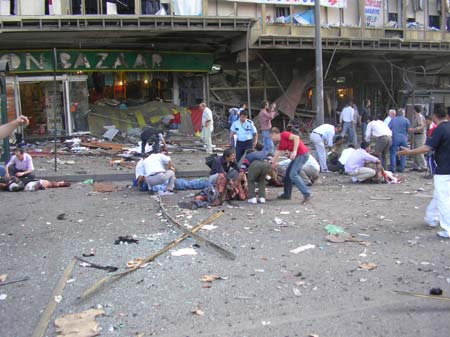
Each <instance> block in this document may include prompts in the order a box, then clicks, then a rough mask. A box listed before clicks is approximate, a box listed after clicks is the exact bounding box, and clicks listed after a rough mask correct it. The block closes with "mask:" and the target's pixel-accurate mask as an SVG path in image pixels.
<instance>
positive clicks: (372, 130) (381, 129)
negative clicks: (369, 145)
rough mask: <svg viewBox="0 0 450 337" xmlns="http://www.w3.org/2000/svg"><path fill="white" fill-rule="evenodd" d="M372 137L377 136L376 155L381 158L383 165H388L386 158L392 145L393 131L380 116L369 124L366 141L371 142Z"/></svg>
mask: <svg viewBox="0 0 450 337" xmlns="http://www.w3.org/2000/svg"><path fill="white" fill-rule="evenodd" d="M371 137H373V138H375V155H376V156H377V157H378V158H380V159H381V163H382V165H383V167H386V164H387V163H386V160H387V157H388V154H389V150H390V148H391V145H392V131H391V129H389V127H388V126H387V125H386V124H384V122H383V121H382V120H381V118H380V117H379V116H378V117H376V118H375V119H374V120H373V121H371V122H370V123H369V124H367V129H366V134H365V140H366V142H370V138H371Z"/></svg>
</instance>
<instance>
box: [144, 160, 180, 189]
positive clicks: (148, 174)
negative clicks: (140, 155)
mask: <svg viewBox="0 0 450 337" xmlns="http://www.w3.org/2000/svg"><path fill="white" fill-rule="evenodd" d="M142 166H143V171H140V172H141V173H143V174H144V176H145V181H146V182H147V185H148V189H149V191H151V190H152V189H151V188H152V186H155V185H161V184H164V183H166V182H167V189H166V192H173V190H174V187H175V179H176V178H175V167H174V166H173V164H172V160H171V159H170V157H169V156H166V155H165V154H162V153H150V155H149V156H148V157H147V158H145V159H144V160H143V162H142Z"/></svg>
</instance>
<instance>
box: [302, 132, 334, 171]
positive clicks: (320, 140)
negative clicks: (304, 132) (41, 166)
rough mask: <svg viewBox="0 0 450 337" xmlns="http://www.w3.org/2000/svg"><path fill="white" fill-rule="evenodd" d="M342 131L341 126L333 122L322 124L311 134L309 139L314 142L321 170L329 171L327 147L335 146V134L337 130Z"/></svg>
mask: <svg viewBox="0 0 450 337" xmlns="http://www.w3.org/2000/svg"><path fill="white" fill-rule="evenodd" d="M340 131H341V127H340V126H337V127H335V126H333V125H331V124H322V125H320V126H318V127H317V128H315V129H314V130H313V131H312V132H311V134H310V135H309V140H310V141H311V143H313V144H314V147H315V149H316V152H317V157H318V159H319V163H320V170H321V172H329V171H328V166H327V152H326V150H325V147H332V146H333V139H334V135H335V133H336V132H340Z"/></svg>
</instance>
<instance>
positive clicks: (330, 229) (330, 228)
mask: <svg viewBox="0 0 450 337" xmlns="http://www.w3.org/2000/svg"><path fill="white" fill-rule="evenodd" d="M325 230H326V231H327V233H328V234H330V235H339V234H345V233H347V232H346V231H345V230H344V228H342V227H341V226H336V225H326V226H325Z"/></svg>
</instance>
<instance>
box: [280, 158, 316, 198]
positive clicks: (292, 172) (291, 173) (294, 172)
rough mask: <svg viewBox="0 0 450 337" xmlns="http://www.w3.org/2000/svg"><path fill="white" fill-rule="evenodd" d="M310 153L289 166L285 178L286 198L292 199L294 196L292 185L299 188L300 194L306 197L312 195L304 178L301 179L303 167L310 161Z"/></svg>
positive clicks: (296, 159)
mask: <svg viewBox="0 0 450 337" xmlns="http://www.w3.org/2000/svg"><path fill="white" fill-rule="evenodd" d="M308 158H309V153H305V154H304V155H301V156H298V157H297V158H295V160H293V161H291V163H290V164H289V166H288V168H287V170H286V175H285V176H284V193H283V194H284V196H285V197H286V198H287V199H290V198H291V196H292V185H293V184H294V185H295V186H297V188H298V189H299V191H300V192H302V194H303V196H304V197H306V198H307V197H309V196H310V195H311V193H310V192H309V189H308V186H306V184H305V182H304V181H303V179H302V177H300V172H301V171H302V169H303V166H304V165H305V163H306V162H307V161H308Z"/></svg>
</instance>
